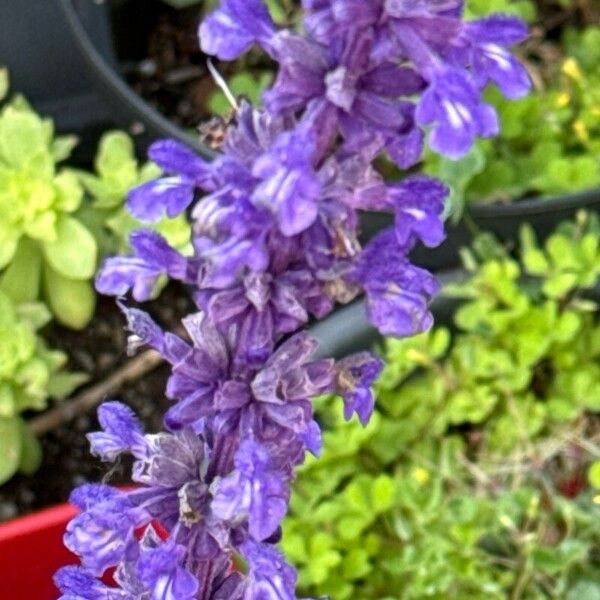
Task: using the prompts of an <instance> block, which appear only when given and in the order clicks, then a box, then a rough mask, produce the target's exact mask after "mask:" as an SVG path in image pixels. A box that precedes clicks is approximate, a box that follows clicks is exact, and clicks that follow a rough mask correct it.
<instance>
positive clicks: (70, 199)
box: [54, 171, 83, 235]
mask: <svg viewBox="0 0 600 600" xmlns="http://www.w3.org/2000/svg"><path fill="white" fill-rule="evenodd" d="M54 187H55V190H56V208H57V209H58V210H60V211H64V212H73V211H75V210H77V208H79V205H80V204H81V201H82V199H83V189H82V187H81V186H80V185H79V181H78V180H77V176H76V175H75V173H74V172H71V171H62V172H61V173H59V174H58V175H57V176H56V177H55V178H54ZM58 235H60V232H58Z"/></svg>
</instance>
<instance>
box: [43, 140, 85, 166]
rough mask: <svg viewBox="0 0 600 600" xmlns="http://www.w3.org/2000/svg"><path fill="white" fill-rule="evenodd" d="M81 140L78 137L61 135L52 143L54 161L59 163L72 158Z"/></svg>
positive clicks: (51, 149)
mask: <svg viewBox="0 0 600 600" xmlns="http://www.w3.org/2000/svg"><path fill="white" fill-rule="evenodd" d="M78 143H79V139H78V138H77V136H76V135H61V136H60V137H57V138H56V139H54V140H53V141H52V147H51V148H50V151H51V152H52V156H53V157H54V160H55V161H56V162H57V163H58V162H61V161H63V160H65V159H66V158H69V156H71V152H73V148H75V146H77V144H78Z"/></svg>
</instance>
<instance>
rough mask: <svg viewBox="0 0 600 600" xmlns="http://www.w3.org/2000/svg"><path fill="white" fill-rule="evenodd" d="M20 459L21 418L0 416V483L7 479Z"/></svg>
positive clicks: (17, 465) (15, 470)
mask: <svg viewBox="0 0 600 600" xmlns="http://www.w3.org/2000/svg"><path fill="white" fill-rule="evenodd" d="M20 460H21V420H20V419H19V418H17V417H14V418H12V419H3V418H0V484H2V483H4V482H5V481H8V480H9V479H10V478H11V477H12V476H13V475H14V474H15V473H16V472H17V469H18V468H19V462H20Z"/></svg>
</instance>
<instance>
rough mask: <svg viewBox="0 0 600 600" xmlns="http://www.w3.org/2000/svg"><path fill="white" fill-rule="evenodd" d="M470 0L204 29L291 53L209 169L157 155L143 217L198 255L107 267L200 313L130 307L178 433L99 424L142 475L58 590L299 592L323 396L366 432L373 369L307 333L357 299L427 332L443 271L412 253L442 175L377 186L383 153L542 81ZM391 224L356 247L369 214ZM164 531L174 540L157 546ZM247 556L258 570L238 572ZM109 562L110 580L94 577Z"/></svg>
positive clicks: (400, 0)
mask: <svg viewBox="0 0 600 600" xmlns="http://www.w3.org/2000/svg"><path fill="white" fill-rule="evenodd" d="M463 5H464V2H463V0H302V7H303V9H304V11H305V13H306V14H305V18H304V22H303V23H300V24H299V26H298V27H295V28H294V29H293V30H292V29H281V30H278V29H277V27H276V26H275V24H274V22H273V20H272V18H271V16H270V14H269V11H268V10H267V8H266V6H265V2H264V0H221V3H220V6H219V7H218V8H217V9H216V10H215V11H213V12H212V13H211V14H210V15H209V17H208V18H207V19H206V20H205V22H204V23H203V24H202V26H201V27H200V37H201V43H202V47H203V49H204V51H205V52H206V53H208V54H214V55H216V56H217V57H219V58H220V59H224V60H230V59H234V58H237V57H238V56H239V55H240V54H241V53H243V52H245V51H247V50H248V49H250V48H251V47H252V46H254V45H258V46H260V47H262V49H263V50H265V51H266V52H267V53H268V54H269V56H270V57H271V58H272V59H274V60H275V61H277V62H278V63H279V71H278V74H277V78H276V81H275V84H274V86H273V87H272V88H271V89H270V90H267V91H266V92H265V94H264V96H263V98H264V101H265V103H266V105H267V107H268V110H262V109H257V108H254V107H252V106H251V105H250V104H249V103H248V102H247V101H245V100H241V101H240V102H239V107H238V108H237V109H236V111H235V114H234V115H232V119H231V123H230V124H227V125H225V124H224V125H223V126H224V130H223V131H222V132H220V131H219V134H220V133H222V134H223V140H222V143H220V144H219V147H220V148H221V150H222V151H221V153H220V154H219V156H217V157H216V158H215V160H214V161H213V162H211V163H208V162H206V161H204V160H203V159H201V158H199V157H198V156H196V155H195V154H194V152H193V151H191V150H190V149H188V148H186V147H185V146H182V145H181V144H179V143H178V142H174V141H161V142H157V143H156V144H154V145H153V146H152V148H151V150H150V157H151V159H152V160H153V161H154V162H155V163H157V164H158V165H159V166H160V167H161V168H162V169H163V171H164V173H165V175H164V177H161V178H159V179H158V180H156V181H152V182H149V183H147V184H144V185H143V186H141V187H140V188H138V189H136V190H134V191H133V192H132V193H131V195H130V197H129V200H128V207H129V209H130V211H132V212H133V213H134V214H135V215H136V216H138V217H139V218H141V219H145V220H149V221H156V220H158V219H161V218H162V217H163V216H164V215H167V216H170V217H172V216H175V215H177V214H180V213H183V212H184V211H185V213H186V214H187V215H189V217H190V220H191V221H192V225H193V226H192V239H191V242H192V243H191V247H192V248H193V255H192V256H191V257H185V256H181V255H180V254H179V253H178V252H177V251H176V250H175V249H173V248H171V247H170V246H169V245H168V244H167V243H166V241H165V240H164V239H162V238H161V237H160V236H158V235H157V234H155V233H151V232H138V233H136V234H134V236H133V237H132V240H131V241H132V247H133V250H134V255H133V256H132V257H127V258H112V259H109V260H108V261H107V262H106V264H105V265H104V267H103V269H102V271H101V273H100V275H99V277H98V281H97V287H98V289H99V290H100V291H102V292H105V293H108V294H112V295H117V296H122V295H125V294H126V293H128V292H130V291H131V292H132V295H133V297H134V298H135V299H136V300H138V301H142V300H147V299H149V298H151V296H152V294H153V292H154V290H155V289H156V288H157V285H156V284H157V281H158V280H159V278H164V277H168V278H171V279H175V280H178V281H180V282H182V283H184V284H185V285H186V286H188V287H189V288H191V294H192V296H193V298H194V301H195V302H196V304H197V307H198V309H199V312H198V313H196V314H192V315H189V316H187V317H185V318H183V319H182V322H183V325H184V328H185V331H184V332H183V333H182V334H181V335H175V334H173V333H169V332H166V331H163V330H162V329H161V328H160V327H159V326H158V325H157V324H156V323H155V322H154V321H153V320H152V319H151V318H150V317H149V316H148V315H147V314H146V313H145V312H143V311H141V310H139V309H137V308H124V307H122V308H123V311H124V312H125V314H126V316H127V320H128V324H129V328H130V330H131V332H132V335H131V336H130V338H129V350H130V351H134V350H136V349H137V348H138V347H139V346H141V345H148V346H150V347H152V348H154V349H155V350H156V351H158V352H159V353H160V354H161V355H162V356H163V357H164V359H165V360H166V362H167V363H169V365H170V367H171V375H170V377H169V379H168V383H167V390H166V393H167V397H168V398H170V399H171V400H172V401H173V405H172V406H171V408H170V409H169V410H168V412H167V414H166V416H165V425H166V429H167V431H165V432H159V433H156V434H146V435H144V434H143V432H142V430H141V427H140V425H139V423H138V421H137V420H136V419H135V417H134V416H133V414H132V413H131V411H129V409H127V408H126V407H125V406H123V405H122V404H118V403H109V404H107V405H105V407H104V408H102V409H101V411H100V421H101V424H102V426H103V431H102V432H100V433H94V434H91V435H90V441H91V444H92V449H93V451H94V452H95V453H96V454H98V455H99V456H100V457H101V458H103V459H104V460H113V459H115V458H117V457H118V456H119V455H120V454H121V453H122V452H128V453H130V454H132V455H133V457H134V462H133V468H132V479H133V481H135V482H136V484H137V487H136V488H135V489H134V490H131V491H128V492H124V491H116V490H113V489H112V488H110V487H108V486H102V485H95V484H94V485H86V486H82V487H81V488H80V489H79V490H77V491H76V492H74V493H73V496H72V501H73V503H75V504H76V505H77V506H78V507H79V508H80V509H81V511H82V512H81V514H80V515H78V516H77V517H75V519H73V520H72V522H71V523H70V524H69V526H68V529H67V534H66V536H65V542H66V544H67V545H68V547H69V548H71V549H72V550H74V551H75V552H77V553H78V554H79V555H80V557H81V560H82V565H83V569H69V570H64V571H61V573H60V574H59V575H57V583H58V585H59V587H60V589H61V591H62V593H63V596H62V599H61V600H140V599H142V598H143V599H144V600H197V599H198V598H202V600H297V596H296V591H295V587H296V580H297V576H296V572H295V571H294V569H293V568H292V567H290V566H289V565H287V564H286V563H285V561H284V560H283V557H282V556H281V554H280V553H279V552H278V551H277V550H276V548H275V544H276V543H278V541H279V539H280V537H281V535H282V527H281V522H282V520H283V518H284V516H285V513H286V510H287V507H288V503H289V500H290V494H291V489H290V486H291V482H292V481H293V480H294V475H295V469H296V468H297V467H298V466H299V465H301V464H302V463H303V462H304V460H305V458H306V453H307V452H312V453H313V454H314V455H318V453H319V451H320V449H321V431H320V428H319V424H318V422H317V420H316V418H315V415H314V414H313V400H314V399H315V398H316V397H318V396H320V395H322V394H336V393H337V394H339V395H341V396H342V397H343V400H344V416H345V417H346V419H350V418H351V417H352V416H353V415H354V414H356V415H357V416H358V418H359V420H360V421H361V423H363V424H364V425H366V424H367V423H368V421H369V418H370V416H371V414H372V412H373V408H374V403H375V398H374V395H373V391H372V389H371V388H372V386H373V384H374V382H375V380H376V379H377V377H378V376H379V374H380V372H381V369H382V363H381V361H380V360H379V359H378V358H377V357H375V356H373V355H371V354H369V353H367V352H362V353H359V354H356V355H353V356H350V357H347V358H345V359H343V360H341V361H339V362H337V363H336V362H335V361H334V360H333V359H331V360H329V359H322V360H313V359H312V354H313V352H314V350H315V348H316V341H315V340H313V339H312V338H311V337H310V336H309V335H308V333H307V332H306V331H301V328H302V327H303V326H305V325H306V323H307V322H308V321H309V320H310V318H311V317H316V318H317V319H322V318H324V317H325V316H326V315H327V314H328V313H330V312H331V311H332V310H333V309H334V307H335V306H336V304H337V303H343V304H346V303H348V302H351V301H352V300H354V299H355V298H356V296H357V295H358V294H359V293H361V292H363V293H364V294H365V296H366V308H367V313H368V317H369V319H370V320H371V322H372V323H373V324H374V325H375V326H376V327H378V328H379V330H380V331H381V333H382V334H384V335H392V336H400V337H403V336H409V335H413V334H416V333H419V332H421V331H423V330H425V329H427V328H429V327H430V326H431V325H432V323H433V318H432V315H431V312H430V310H429V303H430V301H431V299H432V297H433V296H434V295H435V294H436V293H437V291H438V288H439V286H438V283H437V281H436V280H435V278H434V277H433V276H432V275H431V274H430V273H428V272H427V271H424V270H422V269H419V268H418V267H417V266H415V265H413V264H411V262H410V260H409V256H410V253H411V251H412V250H413V248H415V246H416V245H417V244H418V243H423V244H425V245H426V246H436V245H438V244H439V243H441V242H442V240H443V239H444V226H443V213H444V202H445V199H446V196H447V188H446V187H445V186H444V185H443V184H442V183H441V182H437V181H435V180H433V179H430V178H427V177H423V176H409V177H402V178H398V180H397V181H395V182H386V180H385V177H384V175H383V173H382V172H380V169H379V168H378V164H379V163H378V162H376V161H378V159H379V158H380V157H381V156H382V155H383V154H386V155H387V157H389V158H390V159H391V160H392V161H393V162H395V163H396V165H397V166H399V167H400V168H401V169H404V170H406V169H409V168H411V167H413V166H415V165H417V164H418V163H419V162H420V160H421V155H422V152H423V147H424V145H425V142H426V140H427V141H428V143H429V145H430V147H432V148H433V149H434V150H436V151H438V152H441V153H443V154H446V155H447V156H450V157H453V158H458V157H460V156H462V155H464V154H465V153H466V152H468V150H469V149H470V148H471V147H472V145H473V143H474V142H475V141H476V139H477V138H478V137H487V136H490V135H494V134H495V133H496V132H497V130H498V121H497V117H496V113H495V111H494V109H493V108H492V107H491V106H489V105H487V104H485V102H484V101H483V92H484V88H485V87H486V86H487V85H489V84H490V83H492V82H493V83H495V84H497V86H498V87H499V88H500V90H501V91H502V92H503V93H504V94H505V95H506V96H508V97H510V98H515V97H519V96H521V95H522V94H524V93H525V92H526V91H527V89H528V87H529V78H528V76H527V74H526V72H525V70H524V69H523V68H522V67H521V65H520V64H519V63H518V62H517V61H516V60H515V59H514V58H513V56H512V55H511V54H510V53H509V51H508V50H507V48H508V47H510V46H511V45H512V44H514V43H517V42H518V41H520V40H522V39H523V38H524V36H525V35H526V30H525V27H524V26H523V24H522V23H521V22H520V21H518V20H516V19H514V18H512V17H505V16H494V17H489V18H487V19H482V20H479V21H472V22H468V23H467V22H465V21H464V20H463V8H464V6H463ZM362 211H368V212H379V213H392V214H393V218H394V222H395V225H394V227H392V228H390V229H389V230H387V231H384V232H381V233H379V234H378V235H376V236H375V237H374V238H372V239H371V241H370V242H368V243H367V245H366V246H365V247H364V248H363V247H362V246H361V239H362V237H363V236H362V235H361V231H360V224H361V221H362V219H361V217H362V215H361V212H362ZM158 531H160V533H161V535H160V537H159V535H158V533H157V532H158ZM240 556H241V558H242V559H245V562H246V563H247V565H248V568H247V569H246V570H238V569H236V567H235V566H234V565H235V564H236V561H237V559H238V558H239V557H240ZM109 568H114V580H115V583H116V584H117V586H118V587H116V588H107V587H106V586H104V585H103V584H102V583H99V582H97V580H96V577H97V576H100V575H102V574H103V573H104V572H105V571H106V569H109Z"/></svg>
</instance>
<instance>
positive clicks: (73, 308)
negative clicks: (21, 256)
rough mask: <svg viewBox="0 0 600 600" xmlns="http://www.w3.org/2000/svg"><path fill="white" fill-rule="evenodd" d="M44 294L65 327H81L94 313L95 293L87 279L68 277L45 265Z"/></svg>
mask: <svg viewBox="0 0 600 600" xmlns="http://www.w3.org/2000/svg"><path fill="white" fill-rule="evenodd" d="M44 294H45V297H46V298H47V300H48V304H49V305H50V308H51V309H52V312H53V314H54V315H55V316H56V318H57V319H58V321H59V322H60V323H62V324H63V325H66V326H67V327H71V328H72V329H83V328H84V327H85V326H86V325H87V324H88V323H89V322H90V320H91V318H92V317H93V315H94V309H95V306H96V295H95V293H94V289H93V287H92V285H91V283H90V282H89V281H77V280H75V279H69V278H67V277H64V276H63V275H61V274H60V273H58V272H57V271H55V270H54V269H52V268H51V267H49V266H48V265H46V266H45V268H44Z"/></svg>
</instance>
